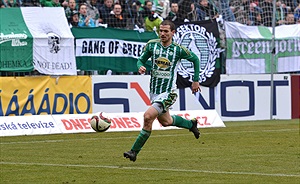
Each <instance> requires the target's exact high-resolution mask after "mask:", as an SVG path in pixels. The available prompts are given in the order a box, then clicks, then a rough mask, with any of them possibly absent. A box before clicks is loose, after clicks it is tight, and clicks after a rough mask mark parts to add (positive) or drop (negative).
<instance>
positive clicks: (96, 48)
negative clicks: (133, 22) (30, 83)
mask: <svg viewBox="0 0 300 184" xmlns="http://www.w3.org/2000/svg"><path fill="white" fill-rule="evenodd" d="M71 31H72V33H73V35H74V37H75V39H76V65H77V69H80V70H97V71H106V70H112V71H114V72H135V71H137V66H136V62H137V58H138V57H139V56H140V55H141V53H142V50H143V47H144V46H145V45H146V43H147V42H148V41H149V40H151V39H155V38H157V35H156V34H155V32H142V33H140V32H138V31H135V30H122V29H114V28H104V27H97V28H78V27H73V28H72V29H71Z"/></svg>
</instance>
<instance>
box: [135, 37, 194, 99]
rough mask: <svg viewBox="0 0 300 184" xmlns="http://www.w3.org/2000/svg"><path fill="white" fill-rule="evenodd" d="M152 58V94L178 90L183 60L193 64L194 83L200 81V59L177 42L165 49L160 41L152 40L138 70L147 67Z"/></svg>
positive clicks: (139, 63) (138, 64)
mask: <svg viewBox="0 0 300 184" xmlns="http://www.w3.org/2000/svg"><path fill="white" fill-rule="evenodd" d="M150 57H152V58H151V65H152V68H151V71H150V72H151V79H150V93H153V94H160V93H163V92H168V93H170V92H171V91H172V90H174V89H176V79H177V68H178V65H179V63H180V61H181V59H186V60H188V61H191V62H193V64H194V77H193V81H199V70H200V68H199V65H200V64H199V58H198V57H197V56H196V55H195V54H194V53H193V52H191V51H189V50H188V49H187V48H185V47H183V46H181V45H179V44H177V43H175V42H172V44H171V45H169V46H167V47H164V46H163V45H161V42H160V39H155V40H150V41H149V42H148V43H147V44H146V46H145V47H144V50H143V53H142V55H141V56H140V57H139V59H138V62H137V67H138V69H139V68H140V67H141V66H145V64H146V62H147V60H148V59H149V58H150Z"/></svg>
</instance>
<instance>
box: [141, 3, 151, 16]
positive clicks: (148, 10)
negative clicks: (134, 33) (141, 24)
mask: <svg viewBox="0 0 300 184" xmlns="http://www.w3.org/2000/svg"><path fill="white" fill-rule="evenodd" d="M152 7H153V3H152V2H151V1H148V0H147V1H145V2H144V6H143V7H142V9H141V10H140V12H141V14H142V16H143V17H144V19H146V17H148V16H150V15H151V11H152Z"/></svg>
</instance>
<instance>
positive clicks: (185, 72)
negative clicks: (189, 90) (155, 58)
mask: <svg viewBox="0 0 300 184" xmlns="http://www.w3.org/2000/svg"><path fill="white" fill-rule="evenodd" d="M173 39H174V41H175V42H176V43H178V44H180V45H182V46H184V47H186V48H187V49H188V50H190V51H192V52H194V53H195V54H196V55H197V56H198V58H199V60H200V73H199V82H200V83H202V82H205V81H206V80H207V78H210V77H212V75H213V74H214V70H215V65H216V58H219V57H220V53H221V52H222V49H220V48H217V45H218V42H217V39H216V37H215V36H214V35H213V33H210V32H207V31H206V29H205V28H204V27H202V26H200V25H196V24H184V25H180V26H179V27H177V31H176V33H175V34H174V37H173ZM178 74H179V75H181V76H182V77H183V78H188V79H189V81H191V82H192V78H193V75H194V68H193V63H191V62H189V61H187V60H182V61H181V63H180V65H179V67H178Z"/></svg>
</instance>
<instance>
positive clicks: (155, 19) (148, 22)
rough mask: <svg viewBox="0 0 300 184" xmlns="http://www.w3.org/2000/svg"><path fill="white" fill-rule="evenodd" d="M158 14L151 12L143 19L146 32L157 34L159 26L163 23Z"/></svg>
mask: <svg viewBox="0 0 300 184" xmlns="http://www.w3.org/2000/svg"><path fill="white" fill-rule="evenodd" d="M158 13H159V12H158ZM158 13H157V12H155V11H153V10H152V11H151V14H150V15H149V16H147V17H146V19H145V29H146V31H156V33H157V34H159V25H160V23H161V22H162V21H163V18H162V17H161V16H159V14H158Z"/></svg>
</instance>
